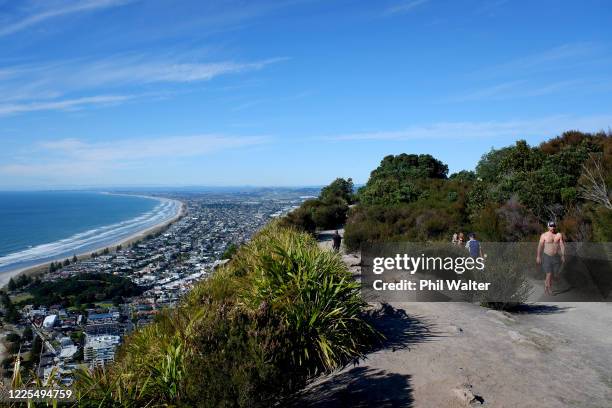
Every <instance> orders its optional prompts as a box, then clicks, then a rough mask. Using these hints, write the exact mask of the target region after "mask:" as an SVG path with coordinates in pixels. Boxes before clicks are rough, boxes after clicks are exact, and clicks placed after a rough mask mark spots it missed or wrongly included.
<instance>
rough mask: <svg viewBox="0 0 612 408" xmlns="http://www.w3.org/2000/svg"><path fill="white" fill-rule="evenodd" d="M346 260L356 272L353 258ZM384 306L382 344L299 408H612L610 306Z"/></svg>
mask: <svg viewBox="0 0 612 408" xmlns="http://www.w3.org/2000/svg"><path fill="white" fill-rule="evenodd" d="M324 238H325V235H324ZM321 245H322V246H323V247H327V246H330V244H329V243H328V242H326V241H323V242H322V243H321ZM343 259H344V260H345V262H347V264H348V265H349V266H350V267H351V269H353V271H354V272H355V273H356V274H358V266H356V265H357V264H358V263H359V259H358V258H356V257H354V256H351V255H343ZM391 306H392V308H385V310H383V311H381V317H379V318H378V319H376V321H377V323H376V324H377V326H378V327H379V329H380V330H381V331H383V332H384V333H385V334H386V335H387V338H388V341H387V343H386V344H385V346H384V347H383V348H381V349H380V350H377V351H374V352H372V353H369V354H368V355H367V358H366V359H365V360H364V361H361V362H359V363H358V364H356V365H355V366H350V367H345V368H344V369H343V370H340V371H339V372H337V373H334V374H333V375H331V376H328V377H324V378H319V379H317V380H316V381H315V382H313V383H312V384H311V385H310V386H309V387H308V389H307V390H306V391H305V393H304V395H303V398H302V400H301V402H300V405H301V406H311V407H330V406H347V407H349V406H350V407H353V406H378V407H384V406H387V407H417V408H422V407H462V406H491V407H509V408H510V407H584V408H587V407H599V408H604V407H611V406H612V403H611V401H612V304H610V303H547V304H533V305H531V306H530V307H525V308H524V310H522V311H521V312H520V313H514V314H510V313H505V312H499V311H494V310H488V309H485V308H482V307H480V306H477V305H473V304H468V303H416V302H415V303H394V304H393V305H391ZM375 307H380V305H377V306H375Z"/></svg>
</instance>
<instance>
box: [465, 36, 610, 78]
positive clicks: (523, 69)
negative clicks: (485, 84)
mask: <svg viewBox="0 0 612 408" xmlns="http://www.w3.org/2000/svg"><path fill="white" fill-rule="evenodd" d="M602 50H603V48H602V47H601V46H600V45H598V44H595V43H589V42H580V43H567V44H562V45H559V46H556V47H553V48H549V49H547V50H543V51H541V52H539V53H534V54H531V55H527V56H524V57H520V58H515V59H512V60H509V61H506V62H503V63H501V64H496V65H492V66H489V67H486V68H484V69H481V70H477V71H475V72H474V76H476V77H478V78H483V76H488V77H499V76H515V75H523V76H524V75H532V74H536V73H544V72H549V71H561V70H564V69H567V68H569V67H573V66H575V65H583V64H601V63H602V62H601V61H599V60H598V58H599V57H600V56H601V55H602Z"/></svg>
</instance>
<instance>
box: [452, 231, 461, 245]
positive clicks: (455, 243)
mask: <svg viewBox="0 0 612 408" xmlns="http://www.w3.org/2000/svg"><path fill="white" fill-rule="evenodd" d="M451 243H452V244H453V245H457V244H458V243H459V235H458V234H457V233H456V232H455V233H454V234H453V238H452V239H451Z"/></svg>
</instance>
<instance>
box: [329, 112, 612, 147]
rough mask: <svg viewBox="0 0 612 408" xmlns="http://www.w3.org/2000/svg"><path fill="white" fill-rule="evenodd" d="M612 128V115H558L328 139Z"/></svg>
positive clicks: (515, 135) (455, 137) (509, 134)
mask: <svg viewBox="0 0 612 408" xmlns="http://www.w3.org/2000/svg"><path fill="white" fill-rule="evenodd" d="M611 125H612V114H609V115H598V116H584V117H578V116H570V115H556V116H549V117H545V118H539V119H531V120H513V121H486V122H439V123H433V124H429V125H419V126H411V127H408V128H405V129H402V130H392V131H378V132H358V133H349V134H341V135H335V136H327V137H324V138H323V139H325V140H329V141H357V140H397V141H401V140H415V139H421V140H422V139H429V140H440V139H447V140H453V141H454V142H457V141H459V142H460V141H461V140H462V139H466V138H481V139H489V138H512V139H513V140H515V139H519V138H527V137H532V136H533V137H535V136H539V137H552V136H555V135H558V134H560V133H562V132H564V131H566V130H569V129H578V130H582V131H597V130H601V129H607V128H609V127H610V126H611Z"/></svg>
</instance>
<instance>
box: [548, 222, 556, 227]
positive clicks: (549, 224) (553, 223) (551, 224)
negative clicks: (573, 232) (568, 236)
mask: <svg viewBox="0 0 612 408" xmlns="http://www.w3.org/2000/svg"><path fill="white" fill-rule="evenodd" d="M547 225H548V228H554V227H556V226H557V224H556V223H555V222H554V221H548V224H547Z"/></svg>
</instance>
